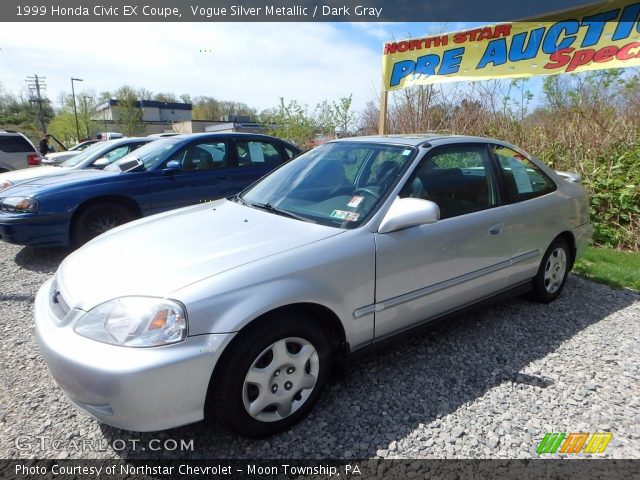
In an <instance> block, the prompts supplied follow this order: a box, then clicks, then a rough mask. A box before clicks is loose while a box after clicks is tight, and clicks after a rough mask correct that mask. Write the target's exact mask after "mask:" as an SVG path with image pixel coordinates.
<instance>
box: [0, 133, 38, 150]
mask: <svg viewBox="0 0 640 480" xmlns="http://www.w3.org/2000/svg"><path fill="white" fill-rule="evenodd" d="M0 150H2V151H3V152H7V153H17V152H30V153H31V152H35V150H34V149H33V147H32V146H31V145H30V144H29V142H28V141H27V140H26V139H25V138H23V137H22V136H20V135H9V136H0Z"/></svg>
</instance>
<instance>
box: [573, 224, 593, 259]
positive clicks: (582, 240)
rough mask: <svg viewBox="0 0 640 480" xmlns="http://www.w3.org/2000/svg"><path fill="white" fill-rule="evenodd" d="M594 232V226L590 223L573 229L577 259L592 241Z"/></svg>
mask: <svg viewBox="0 0 640 480" xmlns="http://www.w3.org/2000/svg"><path fill="white" fill-rule="evenodd" d="M592 234H593V226H592V225H591V224H590V223H585V224H584V225H580V226H579V227H577V228H575V229H574V230H573V235H574V237H575V239H576V258H575V259H574V260H576V259H578V258H580V257H581V256H582V255H583V254H584V252H585V250H586V249H587V247H588V246H589V244H590V243H591V235H592Z"/></svg>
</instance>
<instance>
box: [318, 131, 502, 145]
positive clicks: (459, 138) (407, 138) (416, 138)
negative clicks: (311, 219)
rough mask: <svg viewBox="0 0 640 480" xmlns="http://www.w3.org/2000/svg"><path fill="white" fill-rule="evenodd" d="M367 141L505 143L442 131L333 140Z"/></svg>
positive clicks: (402, 143) (420, 143) (392, 143)
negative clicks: (443, 132)
mask: <svg viewBox="0 0 640 480" xmlns="http://www.w3.org/2000/svg"><path fill="white" fill-rule="evenodd" d="M333 142H367V143H388V144H390V145H408V146H411V147H417V146H420V145H424V144H427V143H430V144H436V143H437V144H440V143H465V142H483V143H486V142H491V143H499V144H505V145H507V144H506V143H505V142H502V141H500V140H495V139H493V138H487V137H473V136H469V135H448V134H441V133H417V134H403V135H370V136H364V137H350V138H341V139H339V140H332V141H331V142H327V143H333Z"/></svg>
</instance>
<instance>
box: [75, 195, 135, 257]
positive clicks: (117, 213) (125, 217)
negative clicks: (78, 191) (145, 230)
mask: <svg viewBox="0 0 640 480" xmlns="http://www.w3.org/2000/svg"><path fill="white" fill-rule="evenodd" d="M134 219H135V215H134V214H133V213H132V212H131V211H130V210H129V209H127V208H126V207H124V206H122V205H119V204H117V203H96V204H94V205H89V206H88V207H86V208H84V209H83V210H82V211H81V212H80V213H79V214H78V216H77V218H76V219H75V220H74V223H73V231H72V232H71V233H72V243H73V244H74V246H76V247H79V246H81V245H84V244H85V243H87V242H88V241H89V240H91V239H92V238H94V237H97V236H98V235H100V234H102V233H104V232H106V231H108V230H111V229H112V228H115V227H117V226H119V225H122V224H124V223H127V222H130V221H131V220H134Z"/></svg>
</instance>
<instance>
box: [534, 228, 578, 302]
mask: <svg viewBox="0 0 640 480" xmlns="http://www.w3.org/2000/svg"><path fill="white" fill-rule="evenodd" d="M570 265H571V250H570V249H569V244H568V243H567V241H566V240H564V239H562V238H557V239H556V240H554V241H553V243H552V244H551V245H550V246H549V248H548V249H547V251H546V252H545V254H544V257H543V258H542V262H540V268H539V269H538V273H537V275H536V276H535V278H534V279H533V292H532V297H533V299H534V300H536V301H539V302H542V303H549V302H552V301H553V300H555V299H556V298H558V296H559V295H560V293H561V292H562V289H563V288H564V284H565V283H566V281H567V276H568V275H569V268H570Z"/></svg>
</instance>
